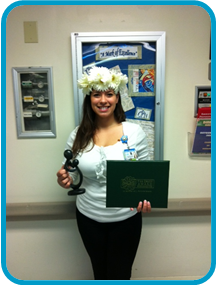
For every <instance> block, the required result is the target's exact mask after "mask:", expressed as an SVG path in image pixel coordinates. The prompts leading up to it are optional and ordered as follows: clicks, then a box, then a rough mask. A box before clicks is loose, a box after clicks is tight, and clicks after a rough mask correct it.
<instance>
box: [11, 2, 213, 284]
mask: <svg viewBox="0 0 216 285" xmlns="http://www.w3.org/2000/svg"><path fill="white" fill-rule="evenodd" d="M123 8H124V9H123ZM24 21H37V23H38V38H39V42H38V43H32V44H26V43H24V32H23V22H24ZM102 31H166V82H165V125H164V127H165V128H164V158H165V159H168V160H170V161H171V171H170V188H169V189H170V191H169V197H170V198H194V197H198V198H199V197H200V198H202V197H210V195H211V160H210V159H209V158H195V159H192V158H190V157H189V156H188V145H187V133H188V132H193V131H194V128H195V119H194V118H193V114H194V95H195V86H196V85H210V84H211V82H210V81H209V80H208V63H209V41H210V18H209V15H208V13H207V12H206V11H205V10H204V9H203V8H201V7H199V6H188V5H187V6H184V5H181V6H178V5H173V6H172V5H161V6H159V5H152V6H147V5H140V6H138V5H134V6H133V5H129V6H127V5H124V6H118V5H116V6H107V5H106V6H100V5H98V6H93V5H90V6H83V5H80V6H76V5H75V6H72V5H71V6H64V5H62V6H61V5H60V6H55V5H49V6H46V5H41V6H40V5H39V6H34V5H33V6H31V5H26V6H25V5H24V6H19V7H16V8H14V9H13V10H12V11H11V12H10V13H9V15H8V18H7V28H6V36H7V39H6V44H7V46H6V48H7V54H6V56H7V67H6V80H7V82H6V84H7V94H6V103H7V111H6V124H7V134H6V140H7V141H6V145H7V148H6V151H7V153H6V154H7V163H6V167H7V168H6V173H7V180H6V183H7V202H8V203H16V202H51V201H68V200H69V199H73V198H70V197H68V196H67V193H66V192H65V191H64V190H63V189H61V188H60V187H59V186H58V185H57V183H56V176H55V175H56V172H57V170H58V169H59V167H60V165H61V161H62V154H63V149H64V146H65V141H66V139H67V137H68V135H69V133H70V131H71V130H72V129H73V128H74V125H75V124H74V115H73V109H74V106H73V91H72V72H71V46H70V34H71V33H72V32H102ZM22 66H52V67H53V84H54V99H55V114H56V126H57V138H56V139H19V140H18V139H17V135H16V121H15V120H16V119H15V108H14V97H13V96H14V95H13V82H12V73H11V68H12V67H22ZM14 162H15V163H14ZM146 221H147V225H145V235H144V237H143V239H142V242H141V244H140V251H139V253H138V256H137V259H136V261H135V267H137V268H138V269H137V270H136V269H134V271H133V277H134V278H142V277H163V276H166V277H169V276H203V275H205V274H206V273H207V271H208V268H209V267H210V262H211V260H210V245H211V244H210V218H209V217H200V219H198V218H197V217H190V218H189V220H188V219H187V218H185V217H182V218H148V219H146ZM199 221H200V222H199ZM144 223H145V222H144ZM161 229H162V230H163V232H162V231H161ZM35 233H37V235H35ZM73 235H75V242H72V244H70V242H69V241H70V239H73ZM53 236H54V237H55V238H56V240H55V241H53V243H49V241H50V237H53ZM38 238H39V239H38ZM145 239H147V243H146V240H145ZM73 241H74V239H73ZM149 243H151V244H150V245H151V246H149ZM146 244H147V245H146ZM31 245H33V247H31ZM46 245H48V246H46ZM78 245H79V247H78ZM192 245H193V246H192ZM203 245H204V247H203ZM7 246H8V247H7V264H8V268H9V271H10V272H11V274H12V275H14V276H15V277H17V278H19V277H21V278H26V279H33V280H34V279H64V278H66V279H67V278H69V279H70V278H71V279H82V278H84V279H85V278H86V279H88V278H90V279H91V276H92V275H91V271H90V269H89V264H88V261H86V258H84V256H85V252H84V250H83V248H82V244H81V242H80V241H79V238H78V236H77V229H76V225H75V221H62V222H60V221H56V222H55V221H52V222H48V221H44V222H31V226H30V224H29V223H27V222H13V223H8V231H7ZM191 246H192V247H191ZM43 248H44V250H42V249H43ZM155 248H157V251H156V250H155ZM204 249H205V250H204ZM78 250H80V251H81V252H82V255H81V256H79V254H78ZM74 251H75V253H74ZM146 251H147V252H148V254H149V255H150V257H151V258H150V262H149V263H148V262H146V260H145V261H144V260H143V259H144V255H145V252H146ZM174 252H175V255H174V254H173V253H174ZM197 252H199V255H197ZM54 253H55V254H54ZM60 253H64V257H65V261H66V265H65V266H66V268H65V267H64V265H63V264H62V263H61V262H60V263H59V266H60V267H61V269H59V270H57V269H56V268H57V267H58V262H57V260H55V261H54V256H56V259H57V258H58V256H59V254H60ZM183 253H184V256H182V254H183ZM21 256H22V258H20V257H21ZM167 256H168V257H169V258H168V259H167ZM77 258H78V260H79V262H80V264H82V263H84V266H83V272H80V271H79V269H78V268H77V267H75V268H74V267H72V266H71V267H69V266H68V264H71V263H73V264H75V263H76V260H77ZM165 258H166V262H165V261H164V259H165ZM29 259H31V262H29ZM185 260H186V261H187V262H188V266H187V265H186V262H185ZM203 260H204V262H203ZM45 261H47V262H45ZM50 261H52V262H54V265H53V268H54V270H53V268H52V267H50ZM35 263H36V264H37V266H36V267H35V266H33V265H34V264H35ZM46 265H47V268H46ZM62 266H63V268H62ZM26 268H28V271H27V272H26ZM45 268H46V269H47V270H45Z"/></svg>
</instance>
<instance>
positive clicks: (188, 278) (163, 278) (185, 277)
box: [131, 276, 204, 281]
mask: <svg viewBox="0 0 216 285" xmlns="http://www.w3.org/2000/svg"><path fill="white" fill-rule="evenodd" d="M203 277H204V276H167V277H145V278H131V280H162V281H164V280H199V279H201V278H203Z"/></svg>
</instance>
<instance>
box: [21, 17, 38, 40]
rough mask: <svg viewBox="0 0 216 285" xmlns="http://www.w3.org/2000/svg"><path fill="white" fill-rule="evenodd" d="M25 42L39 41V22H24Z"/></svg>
mask: <svg viewBox="0 0 216 285" xmlns="http://www.w3.org/2000/svg"><path fill="white" fill-rule="evenodd" d="M23 24H24V39H25V43H38V33H37V22H36V21H31V22H23Z"/></svg>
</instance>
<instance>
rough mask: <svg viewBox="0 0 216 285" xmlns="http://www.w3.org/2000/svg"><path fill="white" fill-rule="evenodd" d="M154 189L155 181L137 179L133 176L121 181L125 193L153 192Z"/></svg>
mask: <svg viewBox="0 0 216 285" xmlns="http://www.w3.org/2000/svg"><path fill="white" fill-rule="evenodd" d="M154 187H155V180H154V179H136V178H134V177H132V176H126V177H125V178H123V179H121V188H122V189H124V192H152V190H153V189H154Z"/></svg>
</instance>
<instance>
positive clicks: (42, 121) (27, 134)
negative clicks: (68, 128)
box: [12, 67, 56, 138]
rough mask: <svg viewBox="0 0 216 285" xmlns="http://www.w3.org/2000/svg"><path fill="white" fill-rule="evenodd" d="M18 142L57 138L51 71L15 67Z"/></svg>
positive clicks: (38, 68) (48, 69)
mask: <svg viewBox="0 0 216 285" xmlns="http://www.w3.org/2000/svg"><path fill="white" fill-rule="evenodd" d="M12 73H13V84H14V98H15V111H16V125H17V136H18V138H47V137H51V138H53V137H56V127H55V112H54V98H53V82H52V68H51V67H13V68H12Z"/></svg>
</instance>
